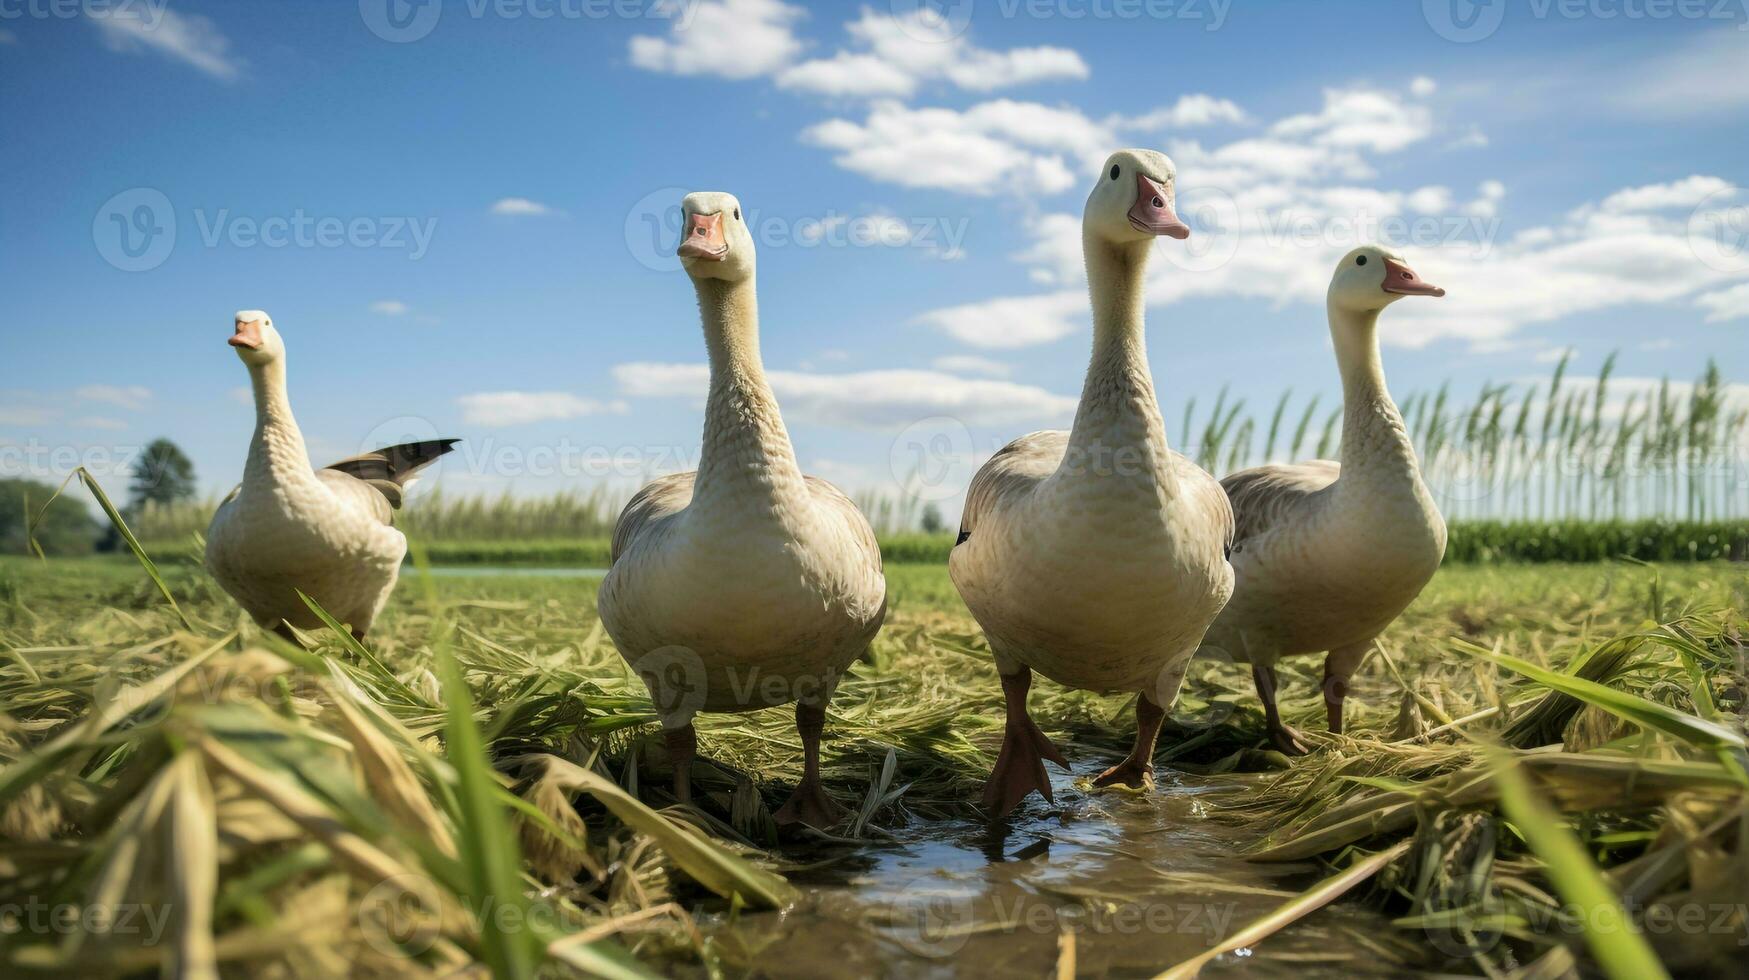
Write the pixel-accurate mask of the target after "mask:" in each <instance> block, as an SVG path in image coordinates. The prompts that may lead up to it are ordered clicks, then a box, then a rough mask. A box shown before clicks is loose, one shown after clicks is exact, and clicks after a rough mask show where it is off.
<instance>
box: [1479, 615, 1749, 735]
mask: <svg viewBox="0 0 1749 980" xmlns="http://www.w3.org/2000/svg"><path fill="white" fill-rule="evenodd" d="M1453 642H1454V644H1455V645H1456V646H1457V648H1458V649H1459V650H1462V651H1463V652H1465V653H1468V654H1470V655H1471V656H1475V657H1479V658H1481V659H1483V660H1486V661H1488V662H1490V663H1493V664H1497V665H1499V666H1501V667H1505V668H1506V669H1507V670H1510V671H1513V672H1515V673H1519V674H1523V675H1524V676H1526V677H1528V678H1530V679H1531V680H1533V681H1536V682H1537V683H1538V684H1541V685H1543V686H1544V687H1547V688H1552V689H1553V690H1556V691H1560V692H1561V693H1562V694H1566V695H1570V696H1572V697H1575V698H1578V699H1579V700H1581V701H1584V702H1585V703H1586V704H1589V705H1592V706H1593V707H1596V708H1599V709H1602V710H1604V711H1607V712H1609V713H1610V714H1612V715H1615V716H1616V717H1618V718H1623V719H1626V720H1627V721H1631V722H1633V723H1634V724H1636V725H1639V726H1640V727H1642V728H1648V729H1652V730H1654V731H1660V732H1663V733H1665V734H1667V735H1673V736H1675V737H1676V738H1679V739H1681V740H1683V741H1684V742H1687V743H1689V744H1690V745H1694V746H1697V747H1699V748H1704V749H1719V748H1734V749H1742V748H1743V747H1744V741H1743V736H1742V735H1739V734H1738V733H1736V732H1734V731H1731V730H1730V729H1729V728H1726V727H1724V726H1723V725H1720V724H1717V723H1715V722H1711V721H1707V720H1706V719H1704V718H1699V717H1696V716H1694V715H1691V714H1688V713H1687V712H1685V711H1678V710H1676V709H1675V708H1672V707H1670V706H1669V705H1664V704H1659V703H1658V702H1656V701H1651V700H1648V699H1646V698H1642V697H1640V696H1638V695H1636V694H1630V693H1628V692H1626V691H1618V690H1616V689H1615V688H1613V687H1606V686H1604V685H1602V684H1598V683H1596V682H1595V681H1588V680H1585V679H1584V678H1580V677H1574V676H1572V675H1570V674H1562V673H1557V672H1556V671H1552V670H1549V669H1548V668H1546V667H1539V666H1537V665H1536V664H1533V663H1531V662H1530V661H1528V660H1521V659H1519V658H1518V657H1514V656H1511V655H1510V654H1505V653H1495V652H1494V651H1492V650H1489V649H1488V648H1486V647H1481V646H1477V645H1476V644H1474V643H1470V642H1469V641H1467V640H1461V639H1460V640H1454V641H1453Z"/></svg>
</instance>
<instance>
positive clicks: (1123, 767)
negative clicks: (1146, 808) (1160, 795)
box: [1093, 759, 1154, 789]
mask: <svg viewBox="0 0 1749 980" xmlns="http://www.w3.org/2000/svg"><path fill="white" fill-rule="evenodd" d="M1093 785H1095V786H1128V787H1129V788H1131V789H1147V788H1149V787H1151V786H1153V785H1154V765H1153V763H1151V762H1137V761H1136V760H1135V759H1125V760H1124V761H1122V762H1120V763H1118V764H1117V765H1115V766H1112V767H1111V768H1110V769H1107V770H1105V771H1104V772H1102V773H1100V774H1099V776H1098V777H1097V778H1095V779H1094V780H1093Z"/></svg>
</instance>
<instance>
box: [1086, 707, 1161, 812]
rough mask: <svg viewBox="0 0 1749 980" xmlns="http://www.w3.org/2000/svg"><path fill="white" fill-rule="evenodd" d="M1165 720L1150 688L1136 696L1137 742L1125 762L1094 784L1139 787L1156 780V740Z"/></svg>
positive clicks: (1106, 771) (1105, 773) (1111, 769)
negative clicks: (1150, 692)
mask: <svg viewBox="0 0 1749 980" xmlns="http://www.w3.org/2000/svg"><path fill="white" fill-rule="evenodd" d="M1165 720H1166V709H1165V708H1162V707H1160V706H1159V705H1157V704H1155V703H1154V699H1153V698H1150V697H1149V696H1148V695H1147V692H1145V691H1144V692H1143V693H1142V694H1140V695H1138V696H1137V697H1136V745H1135V748H1133V749H1131V750H1130V754H1129V756H1128V757H1126V758H1125V759H1124V760H1123V761H1122V762H1120V763H1118V764H1117V765H1115V766H1112V767H1111V768H1110V769H1107V770H1105V772H1103V773H1101V774H1100V776H1099V778H1098V779H1095V780H1094V781H1093V785H1095V786H1110V785H1111V784H1113V783H1120V784H1122V785H1124V786H1130V787H1134V788H1137V789H1140V788H1142V787H1144V786H1147V785H1148V784H1150V783H1152V782H1153V781H1154V743H1155V741H1156V740H1158V739H1159V737H1160V725H1161V724H1162V723H1163V722H1165Z"/></svg>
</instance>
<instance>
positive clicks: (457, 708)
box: [437, 642, 541, 980]
mask: <svg viewBox="0 0 1749 980" xmlns="http://www.w3.org/2000/svg"><path fill="white" fill-rule="evenodd" d="M437 678H438V682H439V683H440V684H441V685H442V689H443V700H444V704H445V706H446V714H445V724H444V744H445V746H446V748H447V754H448V755H449V761H450V764H451V765H453V766H455V770H456V781H457V784H458V785H457V790H458V792H457V801H458V803H459V804H460V806H461V813H462V821H461V826H460V827H459V828H458V831H459V833H458V834H457V841H456V843H457V845H458V846H459V847H460V848H461V852H462V864H463V867H464V868H465V870H466V872H467V878H468V884H469V888H470V890H471V891H472V892H473V899H474V905H473V910H474V912H475V914H476V916H477V922H478V926H479V930H480V940H481V946H482V947H483V948H484V952H485V957H486V962H487V963H488V964H490V965H491V968H492V975H493V976H494V977H496V978H498V980H531V978H532V977H533V976H534V974H535V969H536V967H537V965H538V963H539V960H540V958H541V952H540V950H539V948H538V947H537V946H536V945H535V942H534V940H535V939H536V938H537V937H536V936H534V934H533V933H531V932H529V931H528V930H526V929H521V928H515V927H512V928H509V929H506V928H503V927H502V925H501V923H506V922H509V923H516V924H518V925H520V924H521V923H525V922H528V921H529V915H528V910H529V902H528V896H527V894H526V893H525V892H524V891H523V885H522V871H521V869H522V855H521V853H520V849H519V848H518V846H517V843H516V834H515V833H514V831H513V830H512V829H511V826H510V820H509V819H508V817H507V816H506V814H505V812H504V808H503V807H502V806H500V805H499V801H498V789H499V787H498V782H497V776H496V774H495V773H494V771H493V769H492V763H491V761H490V760H489V759H488V758H487V755H486V745H485V742H484V741H483V740H482V739H481V737H480V730H479V729H478V728H477V727H475V725H474V699H473V697H472V695H471V694H470V693H469V691H468V685H467V682H466V680H465V679H464V678H463V677H462V669H461V665H460V664H459V663H457V662H456V659H455V653H454V652H453V651H452V650H450V648H449V644H447V643H443V642H439V643H438V644H437ZM506 909H508V911H509V914H502V915H501V914H500V913H501V912H503V911H505V910H506Z"/></svg>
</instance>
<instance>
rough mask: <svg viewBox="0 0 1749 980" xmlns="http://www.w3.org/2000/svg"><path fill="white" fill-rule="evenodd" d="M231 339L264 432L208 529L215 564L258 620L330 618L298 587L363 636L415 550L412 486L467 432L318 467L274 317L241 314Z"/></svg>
mask: <svg viewBox="0 0 1749 980" xmlns="http://www.w3.org/2000/svg"><path fill="white" fill-rule="evenodd" d="M229 343H230V345H231V346H232V347H234V348H236V349H237V356H238V357H239V358H240V359H242V361H243V364H244V365H245V366H247V367H248V369H249V380H250V382H251V384H252V387H253V388H254V392H255V434H254V436H253V437H252V438H251V439H250V442H249V459H248V462H246V463H245V464H244V466H243V482H242V483H241V484H239V485H238V487H237V488H236V489H235V490H233V491H231V494H230V496H228V497H226V498H225V500H224V502H223V503H221V504H220V505H219V509H218V512H217V513H215V514H214V515H213V520H212V524H211V526H210V527H208V528H207V537H206V566H207V569H208V571H210V572H211V573H212V576H213V578H214V579H215V580H217V581H218V583H219V585H220V586H221V587H223V588H224V590H225V591H226V592H229V593H230V594H231V596H232V598H234V599H236V600H237V602H238V604H239V605H241V606H242V607H243V609H244V610H245V611H246V612H248V613H249V615H251V616H253V617H254V618H255V621H256V622H258V623H260V624H261V625H262V626H264V627H267V628H270V629H273V630H275V631H276V632H278V633H279V634H280V635H282V636H284V637H286V638H287V639H289V640H291V641H292V642H294V643H295V642H297V637H296V635H295V634H293V633H292V632H291V630H290V629H289V628H288V626H296V627H299V628H302V629H314V628H316V627H318V626H320V625H321V620H319V619H318V618H317V617H316V615H315V613H313V612H311V611H310V609H309V607H308V606H306V605H304V603H303V601H302V600H301V599H299V598H298V595H297V593H298V592H300V591H301V592H303V593H304V594H305V595H308V596H310V597H311V598H312V599H315V600H316V601H317V602H318V603H320V604H321V605H322V608H323V609H326V610H327V611H328V612H329V613H330V614H332V615H333V616H334V617H335V618H336V619H338V620H339V621H340V622H342V623H347V624H349V625H350V626H351V628H352V635H353V636H355V637H358V638H360V639H363V638H364V635H365V633H366V631H368V630H369V629H370V627H371V624H372V623H373V622H375V620H376V617H377V614H378V613H379V612H381V611H382V608H383V603H385V602H387V601H388V598H389V593H391V592H393V591H394V589H395V578H396V576H397V575H398V574H399V572H400V568H401V559H403V558H404V557H406V554H407V539H406V537H404V536H403V535H402V534H401V532H400V531H397V530H395V528H394V527H393V525H392V524H391V517H392V515H393V512H394V510H395V509H396V508H399V507H400V506H401V497H402V490H403V489H404V488H405V487H406V486H407V485H408V484H410V483H411V482H412V479H413V476H414V474H415V473H417V472H418V471H419V470H420V468H422V467H424V466H426V465H427V464H429V463H431V462H433V461H434V460H436V459H437V458H438V457H439V456H442V455H443V454H444V453H447V452H449V450H450V448H451V447H453V446H454V445H455V444H456V442H457V441H458V440H455V439H440V440H436V441H432V442H419V443H410V444H408V445H404V446H391V447H389V448H387V449H381V450H378V451H376V452H374V453H366V454H364V455H362V456H354V457H352V458H351V459H345V460H341V461H340V462H338V463H335V464H333V465H332V466H329V467H327V468H326V469H320V470H317V469H312V468H311V467H310V457H309V455H308V454H307V453H306V452H305V450H304V437H303V435H302V433H300V432H299V431H298V423H297V420H296V419H294V418H292V412H291V401H290V399H289V398H287V396H286V388H285V342H284V341H283V340H281V339H280V336H279V332H278V331H277V330H275V329H274V328H273V320H272V318H270V317H269V316H268V315H267V314H266V313H263V312H261V311H260V310H244V311H242V312H240V313H238V314H237V317H236V324H235V332H234V333H233V335H232V337H231V339H230V341H229Z"/></svg>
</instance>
